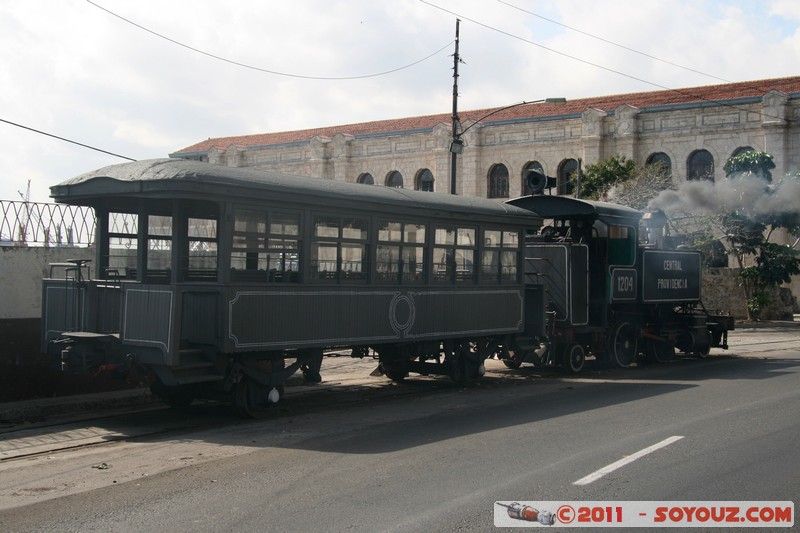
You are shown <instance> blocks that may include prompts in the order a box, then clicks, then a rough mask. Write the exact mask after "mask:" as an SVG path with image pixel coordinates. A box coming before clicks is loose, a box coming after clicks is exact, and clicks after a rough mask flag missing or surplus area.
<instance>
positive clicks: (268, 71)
mask: <svg viewBox="0 0 800 533" xmlns="http://www.w3.org/2000/svg"><path fill="white" fill-rule="evenodd" d="M86 1H87V2H88V3H89V4H91V5H93V6H94V7H96V8H98V9H100V10H102V11H105V12H106V13H108V14H109V15H112V16H114V17H116V18H118V19H120V20H122V21H124V22H126V23H128V24H130V25H132V26H135V27H137V28H139V29H140V30H143V31H146V32H147V33H149V34H151V35H155V36H156V37H159V38H161V39H164V40H165V41H168V42H170V43H172V44H175V45H178V46H181V47H183V48H186V49H187V50H191V51H192V52H196V53H198V54H202V55H204V56H207V57H210V58H212V59H216V60H218V61H223V62H225V63H228V64H231V65H235V66H237V67H242V68H246V69H250V70H255V71H258V72H264V73H266V74H273V75H275V76H285V77H289V78H298V79H303V80H319V81H344V80H362V79H367V78H376V77H378V76H385V75H387V74H393V73H395V72H399V71H401V70H405V69H408V68H411V67H413V66H415V65H418V64H420V63H422V62H423V61H426V60H428V59H430V58H432V57H433V56H435V55H437V54H439V53H440V52H442V51H443V50H445V49H446V48H449V47H450V45H451V44H453V42H454V41H450V42H448V43H447V44H446V45H444V46H442V47H441V48H439V49H438V50H436V51H435V52H433V53H431V54H429V55H427V56H425V57H423V58H422V59H418V60H416V61H414V62H412V63H409V64H407V65H403V66H402V67H397V68H393V69H389V70H384V71H381V72H375V73H372V74H361V75H358V76H308V75H303V74H292V73H289V72H280V71H278V70H271V69H267V68H262V67H256V66H253V65H248V64H247V63H242V62H240V61H235V60H233V59H228V58H225V57H222V56H219V55H216V54H212V53H210V52H206V51H205V50H201V49H199V48H195V47H194V46H190V45H188V44H185V43H182V42H180V41H177V40H175V39H172V38H171V37H167V36H166V35H162V34H161V33H158V32H156V31H153V30H151V29H149V28H146V27H145V26H142V25H141V24H138V23H136V22H134V21H132V20H130V19H127V18H125V17H123V16H122V15H119V14H117V13H114V12H113V11H111V10H109V9H107V8H105V7H103V6H101V5H99V4H97V3H95V2H92V0H86Z"/></svg>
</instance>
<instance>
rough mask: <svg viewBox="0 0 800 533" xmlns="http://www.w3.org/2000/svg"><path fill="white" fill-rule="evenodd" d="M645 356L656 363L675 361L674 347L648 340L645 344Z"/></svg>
mask: <svg viewBox="0 0 800 533" xmlns="http://www.w3.org/2000/svg"><path fill="white" fill-rule="evenodd" d="M647 355H648V356H649V357H650V358H652V359H653V360H654V361H656V362H658V363H668V362H669V361H672V360H673V359H675V346H674V345H673V344H672V343H671V342H661V341H657V340H650V341H648V342H647Z"/></svg>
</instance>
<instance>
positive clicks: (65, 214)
mask: <svg viewBox="0 0 800 533" xmlns="http://www.w3.org/2000/svg"><path fill="white" fill-rule="evenodd" d="M95 226H96V220H95V216H94V211H93V210H92V209H91V208H89V207H83V206H75V205H63V204H45V203H37V202H15V201H8V200H0V246H89V245H92V244H94V233H95Z"/></svg>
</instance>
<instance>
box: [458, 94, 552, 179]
mask: <svg viewBox="0 0 800 533" xmlns="http://www.w3.org/2000/svg"><path fill="white" fill-rule="evenodd" d="M566 102H567V99H566V98H544V99H542V100H534V101H532V102H518V103H516V104H511V105H507V106H505V107H501V108H500V109H495V110H494V111H492V112H491V113H487V114H486V115H484V116H482V117H481V118H479V119H478V120H476V121H475V122H473V123H472V124H470V125H469V126H467V127H466V128H464V129H463V130H462V131H461V132H460V133H459V132H457V131H456V124H455V117H456V116H457V115H456V113H455V112H454V113H453V117H454V121H453V138H452V140H451V141H450V154H451V158H450V194H455V193H456V156H457V155H458V154H462V153H463V152H464V140H463V139H462V138H461V137H462V136H463V135H464V134H465V133H467V132H468V131H469V130H470V128H472V127H473V126H474V125H475V124H477V123H479V122H481V121H483V120H485V119H487V118H489V117H491V116H492V115H496V114H497V113H500V112H501V111H505V110H506V109H511V108H512V107H519V106H521V105H528V104H564V103H566Z"/></svg>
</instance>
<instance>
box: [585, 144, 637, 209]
mask: <svg viewBox="0 0 800 533" xmlns="http://www.w3.org/2000/svg"><path fill="white" fill-rule="evenodd" d="M635 175H636V163H635V162H634V161H633V160H632V159H628V158H627V157H625V156H624V155H614V156H611V157H609V158H608V159H604V160H603V161H598V162H597V163H594V164H592V165H586V168H585V169H584V170H583V176H582V177H581V195H580V197H581V198H587V199H590V200H597V199H599V198H600V197H601V195H602V194H603V193H605V192H607V191H608V190H609V189H611V188H612V187H613V186H615V185H618V184H621V183H624V182H626V181H628V180H630V179H632V178H633V177H634V176H635Z"/></svg>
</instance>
